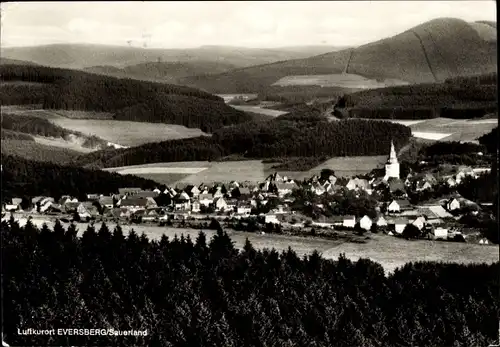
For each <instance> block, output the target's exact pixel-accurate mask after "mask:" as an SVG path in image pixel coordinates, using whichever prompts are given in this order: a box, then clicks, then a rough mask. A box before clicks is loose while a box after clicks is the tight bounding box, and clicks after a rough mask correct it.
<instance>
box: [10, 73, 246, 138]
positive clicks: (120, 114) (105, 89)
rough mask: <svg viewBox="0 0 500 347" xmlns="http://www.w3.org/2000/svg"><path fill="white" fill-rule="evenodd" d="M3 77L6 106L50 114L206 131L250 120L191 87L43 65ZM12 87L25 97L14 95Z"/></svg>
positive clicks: (219, 100) (217, 99)
mask: <svg viewBox="0 0 500 347" xmlns="http://www.w3.org/2000/svg"><path fill="white" fill-rule="evenodd" d="M0 76H1V80H2V81H4V82H6V83H3V84H2V87H1V88H0V101H1V102H2V104H4V105H9V104H35V103H40V104H43V107H44V108H48V109H64V110H83V111H97V112H112V113H114V114H115V118H116V119H118V120H133V121H141V122H157V123H173V124H180V125H184V126H187V127H192V128H200V129H201V130H203V131H205V132H212V131H214V130H215V129H218V128H221V127H223V126H225V125H230V124H237V123H241V122H245V121H247V120H249V119H250V118H251V117H250V116H248V115H246V114H245V113H244V112H241V111H238V110H235V109H233V108H231V107H229V106H227V105H225V104H224V101H223V100H222V99H221V98H219V97H217V96H215V95H211V94H208V93H205V92H202V91H200V90H196V89H192V88H188V87H181V86H175V85H169V84H162V83H154V82H146V81H139V80H132V79H118V78H114V77H109V76H103V75H94V74H89V73H85V72H82V71H75V70H64V69H56V68H48V67H38V66H37V67H33V66H19V65H2V66H0ZM17 82H30V83H33V82H35V83H43V84H45V85H43V86H38V85H37V86H36V87H33V86H31V85H30V84H28V85H25V84H17V85H16V83H17ZM10 85H14V88H16V92H17V93H20V94H21V96H19V95H13V94H15V93H13V91H12V87H10ZM4 87H5V88H4ZM4 89H6V90H5V92H4Z"/></svg>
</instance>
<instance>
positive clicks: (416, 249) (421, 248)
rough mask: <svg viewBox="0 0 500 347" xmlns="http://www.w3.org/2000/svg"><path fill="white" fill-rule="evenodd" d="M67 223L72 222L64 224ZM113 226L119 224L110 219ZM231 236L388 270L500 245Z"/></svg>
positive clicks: (469, 258) (491, 253)
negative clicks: (368, 261) (369, 263)
mask: <svg viewBox="0 0 500 347" xmlns="http://www.w3.org/2000/svg"><path fill="white" fill-rule="evenodd" d="M32 222H33V224H34V225H36V226H38V227H41V226H42V225H43V223H44V222H45V223H47V226H49V227H50V228H51V227H53V225H54V222H53V221H48V220H47V219H46V218H45V219H41V218H33V220H32ZM25 223H26V217H22V218H21V220H20V224H21V225H23V224H25ZM64 225H65V226H67V225H68V224H64ZM107 225H108V227H109V228H111V230H113V229H114V227H115V224H113V223H107ZM100 226H101V224H100V223H96V224H95V228H96V229H97V230H98V229H99V228H100ZM121 227H122V229H123V232H124V234H127V233H129V232H130V230H131V229H134V230H135V231H136V232H137V233H138V234H141V233H142V232H144V233H145V234H146V235H147V236H148V237H149V238H150V239H156V240H157V239H159V238H161V236H162V235H163V234H165V235H166V236H168V237H169V239H172V238H173V237H174V236H175V235H178V237H180V235H184V237H187V236H188V235H189V236H190V237H191V239H192V240H194V239H196V237H197V235H198V232H199V231H198V230H193V229H181V228H169V227H159V226H145V225H133V226H131V225H122V226H121ZM86 228H87V225H86V224H83V223H78V224H77V229H78V235H80V236H81V235H82V233H83V231H85V229H86ZM203 232H204V233H205V234H206V235H207V239H211V238H212V237H213V235H214V234H215V232H214V231H212V230H203ZM227 232H228V234H229V236H230V237H231V239H232V240H233V241H234V243H235V246H236V248H238V249H242V248H243V245H244V244H245V240H246V238H248V239H249V240H250V242H251V243H252V245H253V246H254V247H255V248H256V249H264V248H268V249H271V248H275V249H276V250H277V251H279V252H281V251H286V250H287V249H288V247H291V248H292V249H293V250H294V251H295V252H297V254H298V255H299V256H301V257H302V256H303V255H304V254H311V253H312V252H313V251H314V250H318V251H319V252H320V253H321V254H322V256H323V258H326V259H333V260H336V259H338V257H339V255H340V254H341V253H344V254H345V255H346V257H347V258H349V259H351V260H353V261H356V260H358V259H359V258H368V259H371V260H373V261H375V262H377V263H380V264H381V265H382V266H383V267H384V269H385V271H386V272H392V271H394V270H395V269H396V268H398V267H401V266H403V265H404V264H406V263H408V262H415V261H443V262H455V263H463V264H470V263H489V264H491V263H494V262H497V261H498V246H497V245H479V244H476V243H457V242H444V241H427V240H420V241H407V240H404V239H399V238H396V237H392V236H387V235H383V234H371V233H368V235H369V237H370V239H369V240H366V243H351V242H344V241H343V240H329V239H320V238H313V237H298V236H288V235H272V234H265V235H260V234H256V233H248V232H239V231H232V230H227Z"/></svg>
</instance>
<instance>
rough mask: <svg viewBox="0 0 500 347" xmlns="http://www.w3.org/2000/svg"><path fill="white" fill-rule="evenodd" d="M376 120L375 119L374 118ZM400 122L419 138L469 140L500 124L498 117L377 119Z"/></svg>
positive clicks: (471, 140) (474, 139) (473, 139)
mask: <svg viewBox="0 0 500 347" xmlns="http://www.w3.org/2000/svg"><path fill="white" fill-rule="evenodd" d="M373 120H375V119H373ZM377 121H388V122H393V123H399V124H402V125H406V126H408V127H410V128H411V130H412V135H413V136H414V137H417V138H421V139H426V140H434V141H438V140H439V141H467V142H474V141H476V139H477V138H478V137H480V136H482V135H484V134H486V133H489V132H490V131H491V130H492V129H493V128H495V127H497V126H498V119H496V118H495V119H483V118H481V119H458V120H457V119H450V118H433V119H424V120H403V119H377Z"/></svg>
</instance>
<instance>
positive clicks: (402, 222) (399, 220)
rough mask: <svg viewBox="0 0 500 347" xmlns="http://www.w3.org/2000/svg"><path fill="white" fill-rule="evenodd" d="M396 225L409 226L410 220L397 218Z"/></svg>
mask: <svg viewBox="0 0 500 347" xmlns="http://www.w3.org/2000/svg"><path fill="white" fill-rule="evenodd" d="M393 223H394V224H408V223H409V221H408V218H395V219H394V222H393Z"/></svg>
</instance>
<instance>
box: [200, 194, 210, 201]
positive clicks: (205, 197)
mask: <svg viewBox="0 0 500 347" xmlns="http://www.w3.org/2000/svg"><path fill="white" fill-rule="evenodd" d="M213 199H214V198H213V196H212V194H200V195H198V200H213Z"/></svg>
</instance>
